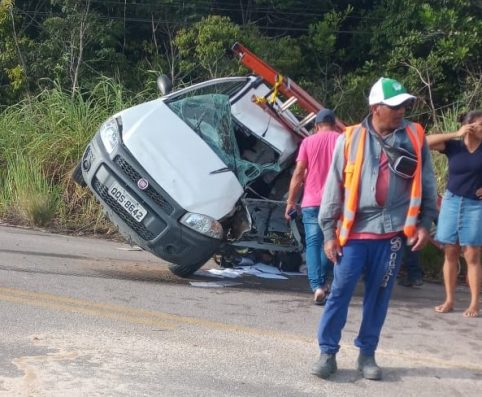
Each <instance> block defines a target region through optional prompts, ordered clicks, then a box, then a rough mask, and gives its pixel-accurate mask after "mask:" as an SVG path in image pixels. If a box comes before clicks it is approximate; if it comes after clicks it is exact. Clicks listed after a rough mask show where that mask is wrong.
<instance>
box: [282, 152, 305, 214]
mask: <svg viewBox="0 0 482 397" xmlns="http://www.w3.org/2000/svg"><path fill="white" fill-rule="evenodd" d="M305 174H306V163H305V162H304V161H297V162H296V168H295V171H294V172H293V176H292V177H291V181H290V188H289V191H288V199H287V200H286V210H285V218H286V219H287V220H290V215H289V212H290V211H291V210H292V209H293V208H294V209H295V210H296V200H297V198H298V194H299V193H300V191H301V188H302V187H303V183H304V181H305Z"/></svg>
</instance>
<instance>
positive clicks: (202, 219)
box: [180, 212, 223, 240]
mask: <svg viewBox="0 0 482 397" xmlns="http://www.w3.org/2000/svg"><path fill="white" fill-rule="evenodd" d="M180 222H181V223H182V224H183V225H184V226H187V227H188V228H190V229H192V230H195V231H196V232H198V233H201V234H204V235H205V236H208V237H212V238H217V239H219V240H220V239H222V238H223V227H222V226H221V224H220V223H219V222H218V221H217V220H216V219H213V218H211V217H210V216H207V215H202V214H193V213H192V212H188V213H187V214H185V215H184V216H183V217H182V218H181V220H180Z"/></svg>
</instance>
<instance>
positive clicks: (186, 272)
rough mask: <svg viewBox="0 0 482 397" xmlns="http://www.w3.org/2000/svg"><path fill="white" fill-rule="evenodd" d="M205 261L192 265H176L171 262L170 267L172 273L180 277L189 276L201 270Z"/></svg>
mask: <svg viewBox="0 0 482 397" xmlns="http://www.w3.org/2000/svg"><path fill="white" fill-rule="evenodd" d="M204 263H205V262H201V263H195V264H191V265H176V264H174V263H171V264H170V265H169V266H168V267H169V270H170V271H171V273H174V274H175V275H176V276H179V277H188V276H190V275H191V274H193V273H194V272H195V271H196V270H199V269H200V268H201V267H202V265H204Z"/></svg>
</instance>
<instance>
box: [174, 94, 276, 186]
mask: <svg viewBox="0 0 482 397" xmlns="http://www.w3.org/2000/svg"><path fill="white" fill-rule="evenodd" d="M167 105H168V106H169V107H170V108H171V109H172V110H173V111H174V112H175V113H176V114H177V115H178V116H179V117H180V118H181V119H182V120H184V121H185V122H186V123H187V124H188V125H189V126H190V127H191V128H192V129H193V130H194V131H195V132H196V133H197V134H198V135H199V136H200V137H201V138H202V139H203V140H204V141H205V142H206V143H207V144H208V145H209V146H210V147H211V149H213V150H214V152H215V153H216V154H217V155H218V157H219V158H220V159H221V160H222V161H223V162H224V163H225V164H226V165H227V166H228V168H229V169H230V170H232V171H233V172H234V173H235V174H236V176H237V178H238V180H239V182H240V183H241V185H243V186H246V184H247V183H248V182H250V181H252V180H254V179H256V178H257V177H258V176H259V175H261V173H262V172H263V171H264V170H266V169H270V168H273V169H274V168H277V165H276V167H275V166H273V167H263V166H261V165H260V164H256V163H253V162H251V161H247V160H244V159H242V158H241V156H240V153H239V148H238V144H237V142H236V137H235V133H234V125H233V120H232V117H231V105H230V103H229V97H228V96H227V95H221V94H208V95H197V96H191V97H185V98H183V99H179V100H177V101H169V102H168V103H167Z"/></svg>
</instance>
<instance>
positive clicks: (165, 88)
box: [157, 74, 172, 95]
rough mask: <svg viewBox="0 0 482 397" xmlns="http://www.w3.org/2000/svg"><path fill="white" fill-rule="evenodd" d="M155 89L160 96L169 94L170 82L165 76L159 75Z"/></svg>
mask: <svg viewBox="0 0 482 397" xmlns="http://www.w3.org/2000/svg"><path fill="white" fill-rule="evenodd" d="M157 88H158V89H159V91H160V93H161V95H166V94H169V93H170V92H171V91H172V81H171V79H170V78H169V77H167V75H165V74H161V75H160V76H159V77H158V78H157Z"/></svg>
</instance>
